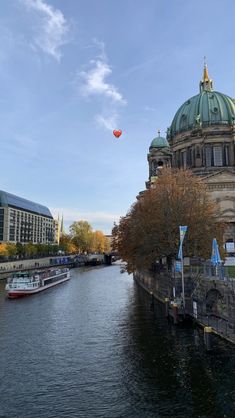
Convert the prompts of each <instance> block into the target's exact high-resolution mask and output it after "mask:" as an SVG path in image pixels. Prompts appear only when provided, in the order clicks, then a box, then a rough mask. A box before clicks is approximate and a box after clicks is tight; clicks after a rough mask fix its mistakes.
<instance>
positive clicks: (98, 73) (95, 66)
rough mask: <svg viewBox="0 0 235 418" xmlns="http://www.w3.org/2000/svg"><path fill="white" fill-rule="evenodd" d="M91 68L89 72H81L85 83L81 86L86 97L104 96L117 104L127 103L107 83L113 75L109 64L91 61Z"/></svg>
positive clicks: (116, 90)
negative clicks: (108, 78) (107, 79)
mask: <svg viewBox="0 0 235 418" xmlns="http://www.w3.org/2000/svg"><path fill="white" fill-rule="evenodd" d="M90 66H91V68H89V69H88V70H87V71H81V72H80V73H79V75H80V77H81V78H82V79H83V81H84V83H83V84H82V86H81V91H82V93H83V94H84V96H90V95H97V94H98V95H102V96H105V97H107V98H110V99H111V100H113V101H114V102H117V103H123V104H124V103H125V100H124V98H123V96H122V94H121V93H119V91H118V89H117V88H116V87H115V86H114V85H113V84H110V83H108V82H107V81H106V78H107V77H108V76H110V75H111V74H112V69H111V67H110V66H109V65H108V63H107V62H105V61H101V60H100V59H98V60H92V61H90Z"/></svg>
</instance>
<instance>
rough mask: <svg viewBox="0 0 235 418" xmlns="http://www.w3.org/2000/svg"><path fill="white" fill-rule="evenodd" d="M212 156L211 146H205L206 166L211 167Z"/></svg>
mask: <svg viewBox="0 0 235 418" xmlns="http://www.w3.org/2000/svg"><path fill="white" fill-rule="evenodd" d="M211 157H212V153H211V147H206V148H205V160H206V161H205V162H206V167H211V165H212V161H211Z"/></svg>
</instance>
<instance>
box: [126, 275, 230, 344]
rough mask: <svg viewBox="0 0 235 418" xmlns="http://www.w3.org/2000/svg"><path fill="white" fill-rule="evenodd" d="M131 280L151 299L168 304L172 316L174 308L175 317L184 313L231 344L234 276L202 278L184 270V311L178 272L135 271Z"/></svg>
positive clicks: (180, 280) (202, 276)
mask: <svg viewBox="0 0 235 418" xmlns="http://www.w3.org/2000/svg"><path fill="white" fill-rule="evenodd" d="M134 279H135V280H136V282H137V283H139V285H140V286H142V287H143V288H144V289H145V290H146V291H147V292H148V293H150V294H151V295H152V297H154V298H155V299H157V300H159V301H160V302H162V303H164V304H165V305H166V306H168V308H167V309H168V312H169V313H170V314H172V316H173V311H174V309H173V307H175V306H176V307H177V312H178V317H180V316H181V317H182V316H184V315H186V316H189V317H191V318H193V319H194V321H196V322H197V323H199V324H201V325H202V326H204V327H208V326H209V327H212V329H213V331H214V332H215V333H217V334H218V335H220V336H221V337H223V338H226V339H228V340H229V341H232V342H233V343H235V279H229V278H224V279H223V280H221V279H219V278H217V277H206V276H204V275H203V274H190V273H186V274H185V277H184V286H185V310H184V309H183V302H182V278H181V274H179V273H177V274H174V275H172V274H171V272H167V271H166V270H163V271H162V272H158V273H156V272H154V273H153V272H148V271H141V272H140V271H136V272H135V274H134Z"/></svg>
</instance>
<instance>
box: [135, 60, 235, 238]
mask: <svg viewBox="0 0 235 418" xmlns="http://www.w3.org/2000/svg"><path fill="white" fill-rule="evenodd" d="M199 87H200V89H199V93H198V94H197V95H195V96H193V97H190V98H189V99H188V100H186V101H185V102H184V103H183V104H182V105H181V106H180V108H179V109H178V110H177V112H176V114H175V116H174V118H173V120H172V123H171V125H170V127H169V128H168V130H167V137H166V138H163V137H161V136H160V132H159V135H158V136H157V137H156V138H154V139H153V140H152V142H151V145H150V148H149V154H148V163H149V178H148V181H147V182H146V187H147V188H151V187H154V182H155V180H156V178H157V176H158V174H159V173H160V171H161V168H162V167H163V166H172V167H174V168H189V169H190V170H192V172H193V173H194V174H195V175H197V176H200V177H201V178H202V179H203V181H204V182H205V184H206V186H207V190H208V192H209V193H210V195H211V198H212V199H213V200H214V201H216V203H217V204H218V208H219V213H218V215H219V218H220V219H221V220H222V221H224V222H225V223H226V224H227V228H226V231H225V234H224V240H225V241H227V242H235V100H234V99H233V98H231V97H229V96H227V95H225V94H223V93H220V92H218V91H215V90H214V89H213V82H212V80H211V79H210V77H209V74H208V69H207V65H206V64H205V65H204V71H203V78H202V81H200V84H199ZM142 193H143V192H141V193H140V195H139V196H138V198H140V197H141V195H142Z"/></svg>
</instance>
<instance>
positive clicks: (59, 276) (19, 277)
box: [5, 268, 70, 299]
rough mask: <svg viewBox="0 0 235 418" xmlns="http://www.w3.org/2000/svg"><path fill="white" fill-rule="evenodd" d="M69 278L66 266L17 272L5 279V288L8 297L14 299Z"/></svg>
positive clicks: (37, 291)
mask: <svg viewBox="0 0 235 418" xmlns="http://www.w3.org/2000/svg"><path fill="white" fill-rule="evenodd" d="M69 279H70V271H69V269H68V268H62V269H49V270H43V271H36V272H35V271H34V272H31V271H25V272H17V273H13V275H12V276H11V277H9V278H8V279H7V284H6V287H5V290H6V291H7V296H8V298H10V299H15V298H19V297H22V296H28V295H32V294H34V293H39V292H42V290H46V289H48V288H49V287H52V286H55V285H57V284H59V283H63V282H65V281H67V280H69Z"/></svg>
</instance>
